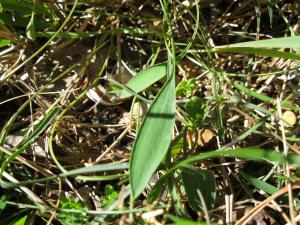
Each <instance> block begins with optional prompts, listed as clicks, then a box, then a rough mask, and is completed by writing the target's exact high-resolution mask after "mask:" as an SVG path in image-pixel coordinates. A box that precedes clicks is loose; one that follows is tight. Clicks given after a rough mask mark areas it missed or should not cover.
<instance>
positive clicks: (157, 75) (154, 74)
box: [120, 63, 167, 98]
mask: <svg viewBox="0 0 300 225" xmlns="http://www.w3.org/2000/svg"><path fill="white" fill-rule="evenodd" d="M166 74H167V64H166V63H163V64H159V65H155V66H151V67H149V68H147V69H144V70H142V71H140V72H139V73H138V74H136V75H135V76H134V77H133V78H131V79H130V81H129V82H128V83H127V84H126V86H127V87H128V88H130V89H131V90H132V91H134V92H136V93H139V92H141V91H143V90H145V89H146V88H148V87H150V86H151V85H152V84H154V83H155V82H157V81H159V80H160V79H162V78H163V77H164V76H165V75H166ZM130 96H132V93H130V92H129V91H127V90H125V89H123V90H122V92H121V94H120V98H128V97H130Z"/></svg>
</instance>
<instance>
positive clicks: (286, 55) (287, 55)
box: [213, 45, 300, 60]
mask: <svg viewBox="0 0 300 225" xmlns="http://www.w3.org/2000/svg"><path fill="white" fill-rule="evenodd" d="M230 46H231V45H229V46H227V47H226V48H220V47H219V48H215V49H213V51H214V52H219V53H221V52H232V53H242V54H257V55H261V56H268V57H278V58H283V59H293V60H300V54H297V53H293V52H282V51H279V50H275V49H264V48H254V47H252V48H250V47H230Z"/></svg>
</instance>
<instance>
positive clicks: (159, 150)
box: [130, 75, 176, 198]
mask: <svg viewBox="0 0 300 225" xmlns="http://www.w3.org/2000/svg"><path fill="white" fill-rule="evenodd" d="M175 103H176V102H175V77H174V75H172V76H171V78H170V79H168V81H167V83H166V84H165V85H164V87H163V88H162V89H161V91H160V93H159V94H158V96H157V97H156V99H155V100H154V102H153V104H152V105H151V107H150V109H149V111H148V112H147V114H146V116H145V119H144V121H143V124H142V126H141V128H140V130H139V133H138V135H137V137H136V140H135V143H134V146H133V150H132V154H131V160H130V183H131V189H132V195H133V197H134V198H136V197H138V196H139V194H140V193H141V192H142V191H143V189H144V188H145V187H146V185H147V184H148V182H149V180H150V178H151V176H152V174H153V173H154V172H155V170H156V169H157V167H158V166H159V164H160V162H161V161H162V159H163V157H164V156H165V154H166V152H167V150H168V148H169V145H170V142H171V139H172V133H173V126H174V122H175V106H176V104H175Z"/></svg>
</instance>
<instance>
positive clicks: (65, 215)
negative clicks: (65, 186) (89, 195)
mask: <svg viewBox="0 0 300 225" xmlns="http://www.w3.org/2000/svg"><path fill="white" fill-rule="evenodd" d="M60 207H61V208H62V209H75V210H81V211H82V214H78V213H76V214H75V213H71V212H60V213H59V215H58V218H59V220H61V221H62V222H63V223H64V224H66V225H78V224H87V223H88V221H89V216H88V215H87V214H86V210H87V208H86V207H85V206H84V204H83V203H81V202H79V201H77V200H76V199H74V198H73V197H68V198H61V199H60Z"/></svg>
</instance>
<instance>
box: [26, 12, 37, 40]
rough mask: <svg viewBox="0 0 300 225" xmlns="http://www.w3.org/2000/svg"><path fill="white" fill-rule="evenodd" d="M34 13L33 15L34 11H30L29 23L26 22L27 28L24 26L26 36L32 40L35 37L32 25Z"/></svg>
mask: <svg viewBox="0 0 300 225" xmlns="http://www.w3.org/2000/svg"><path fill="white" fill-rule="evenodd" d="M34 15H35V13H34V12H32V13H31V18H30V20H29V23H28V25H27V28H26V36H27V37H28V38H29V39H30V40H33V41H34V40H35V38H36V32H35V25H34Z"/></svg>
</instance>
